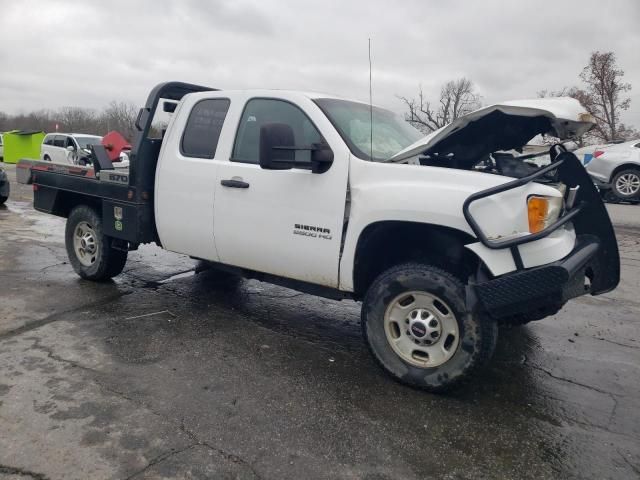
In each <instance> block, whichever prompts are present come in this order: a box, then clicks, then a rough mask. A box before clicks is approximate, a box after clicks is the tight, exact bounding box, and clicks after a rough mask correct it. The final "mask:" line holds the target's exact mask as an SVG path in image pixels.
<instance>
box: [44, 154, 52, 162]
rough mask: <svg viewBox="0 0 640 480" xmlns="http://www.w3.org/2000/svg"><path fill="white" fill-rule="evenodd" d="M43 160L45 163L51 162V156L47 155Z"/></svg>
mask: <svg viewBox="0 0 640 480" xmlns="http://www.w3.org/2000/svg"><path fill="white" fill-rule="evenodd" d="M42 159H43V160H44V161H45V162H50V161H51V157H50V156H49V155H45V156H44V157H43V158H42Z"/></svg>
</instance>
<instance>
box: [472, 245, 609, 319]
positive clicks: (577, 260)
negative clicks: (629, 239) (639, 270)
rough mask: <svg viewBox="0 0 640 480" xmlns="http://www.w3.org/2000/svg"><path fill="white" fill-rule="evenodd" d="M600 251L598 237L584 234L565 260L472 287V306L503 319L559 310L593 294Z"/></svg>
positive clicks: (509, 274) (473, 308)
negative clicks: (592, 284) (540, 311)
mask: <svg viewBox="0 0 640 480" xmlns="http://www.w3.org/2000/svg"><path fill="white" fill-rule="evenodd" d="M599 249H600V242H599V240H598V238H597V237H595V236H592V235H581V236H579V237H578V239H577V241H576V245H575V247H574V249H573V251H572V252H571V253H570V254H569V255H567V256H566V257H565V258H563V259H562V260H559V261H557V262H553V263H549V264H547V265H543V266H541V267H535V268H530V269H527V270H520V271H517V272H514V273H508V274H505V275H502V276H500V277H498V278H496V279H493V280H488V281H485V282H482V283H477V284H475V285H470V286H469V290H468V295H467V299H468V300H467V302H468V304H469V305H468V307H469V308H470V309H471V310H480V311H483V312H486V313H488V314H489V315H491V316H492V317H494V318H500V317H505V316H509V315H514V314H517V313H524V312H531V311H535V310H540V309H544V308H547V307H559V306H561V305H563V304H564V303H565V302H567V300H569V299H571V298H575V297H578V296H580V295H584V294H587V293H591V279H592V278H593V277H594V275H597V274H598V267H597V254H598V251H599Z"/></svg>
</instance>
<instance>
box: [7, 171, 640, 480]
mask: <svg viewBox="0 0 640 480" xmlns="http://www.w3.org/2000/svg"><path fill="white" fill-rule="evenodd" d="M7 170H8V172H9V176H10V178H11V181H12V189H13V190H12V195H11V198H10V200H9V201H8V203H7V205H6V207H2V208H0V273H1V275H0V277H1V279H2V280H1V283H0V286H1V289H0V478H7V479H19V478H34V479H62V478H64V479H74V478H77V479H88V478H90V479H101V478H123V479H125V478H127V479H128V478H136V479H138V478H139V479H144V478H149V479H150V478H154V479H155V478H238V479H253V478H262V479H281V478H308V479H315V478H354V479H355V478H358V479H360V478H365V479H369V480H373V479H429V478H434V479H435V478H446V479H476V478H535V479H544V478H581V479H583V478H593V479H603V478H615V479H624V478H638V477H639V476H640V416H639V415H638V405H640V382H639V381H638V378H640V299H639V296H638V290H639V288H640V206H629V205H611V206H609V211H610V214H611V217H612V219H613V221H614V224H615V227H616V232H617V235H618V241H619V245H620V254H621V262H622V281H621V284H620V286H619V288H618V289H617V290H615V291H613V292H611V293H609V294H606V295H603V296H600V297H581V298H580V299H577V300H574V301H572V302H571V303H570V304H569V305H568V306H567V307H566V308H565V309H564V310H563V311H562V312H561V313H559V314H558V315H555V316H553V317H551V318H547V319H545V320H543V321H541V322H537V323H533V324H530V325H528V326H526V327H522V328H513V329H505V330H501V332H500V339H499V343H498V351H497V353H496V355H495V357H494V359H493V361H492V363H491V364H490V366H489V368H487V369H486V371H485V372H484V373H483V374H482V375H481V376H479V377H477V378H475V379H474V380H473V381H472V382H471V383H470V384H469V385H467V386H465V387H464V389H462V390H459V391H456V392H454V393H452V394H449V395H432V394H428V393H424V392H421V391H417V390H413V389H411V388H408V387H405V386H402V385H399V384H398V383H396V382H394V381H393V380H391V379H390V378H389V377H387V376H386V375H385V374H384V373H383V372H382V371H381V370H380V369H379V368H378V367H377V366H376V365H375V363H374V361H373V359H372V358H371V356H370V354H369V352H368V351H367V349H366V347H365V345H364V343H363V341H362V338H361V334H360V325H359V305H357V304H356V303H354V302H350V301H343V302H337V301H331V300H324V299H318V298H316V297H311V296H308V295H304V294H301V293H298V292H295V291H293V290H287V289H285V288H280V287H275V286H271V285H267V284H263V283H260V282H257V281H243V282H242V283H241V284H240V285H239V286H232V287H230V286H228V285H220V284H219V283H218V282H216V280H215V278H214V276H213V275H212V274H211V273H210V272H203V273H198V274H196V273H195V272H194V266H195V262H194V261H193V260H191V259H189V258H188V257H185V256H181V255H176V254H171V253H168V252H165V251H163V250H161V249H159V248H156V247H153V246H144V247H141V248H140V249H139V250H138V251H136V252H132V253H131V254H130V256H129V261H128V263H127V266H126V268H125V272H124V273H123V274H122V275H120V276H119V277H117V278H116V279H115V281H113V282H108V283H103V284H96V283H91V282H86V281H82V280H80V279H79V278H78V277H77V276H76V274H75V273H74V272H73V270H72V268H71V266H70V265H69V264H68V262H67V256H66V251H65V248H64V238H63V234H64V219H59V218H54V217H51V216H47V215H42V214H39V213H37V212H35V211H34V210H33V209H32V206H31V203H30V202H31V191H30V187H28V186H24V185H18V184H16V183H15V168H14V167H12V166H7Z"/></svg>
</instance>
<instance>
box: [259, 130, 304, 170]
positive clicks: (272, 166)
mask: <svg viewBox="0 0 640 480" xmlns="http://www.w3.org/2000/svg"><path fill="white" fill-rule="evenodd" d="M294 145H295V137H294V135H293V129H292V128H291V127H290V126H289V125H287V124H286V123H265V124H264V125H262V127H260V167H261V168H264V169H266V170H289V169H291V168H293V164H294V163H295V161H296V152H295V150H293V149H291V147H293V146H294ZM279 147H285V148H279ZM286 147H289V148H286Z"/></svg>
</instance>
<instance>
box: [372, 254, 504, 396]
mask: <svg viewBox="0 0 640 480" xmlns="http://www.w3.org/2000/svg"><path fill="white" fill-rule="evenodd" d="M362 328H363V335H364V338H365V340H366V342H367V344H368V345H369V348H370V350H371V352H372V353H373V356H374V358H375V359H376V360H377V361H378V363H380V365H381V366H382V367H383V368H384V369H385V370H386V371H387V372H388V373H390V374H391V375H392V376H393V377H394V378H395V379H397V380H399V381H401V382H402V383H405V384H408V385H411V386H415V387H420V388H423V389H426V390H430V391H434V392H441V391H445V390H447V389H449V388H451V387H453V386H455V385H458V384H459V383H460V382H462V381H463V380H465V379H466V378H468V377H469V376H470V375H471V374H472V373H473V372H474V371H475V370H476V369H477V368H478V367H480V366H481V365H482V364H484V363H485V362H486V361H488V359H489V358H491V356H492V354H493V350H494V348H495V344H496V340H497V334H498V327H497V324H496V322H495V321H494V320H492V319H489V318H479V317H476V316H473V315H471V314H470V313H468V312H467V311H466V308H465V288H464V285H463V284H462V282H461V281H460V280H458V279H457V278H456V277H454V276H453V275H451V274H450V273H448V272H446V271H444V270H441V269H439V268H436V267H432V266H430V265H423V264H416V263H408V264H403V265H398V266H396V267H392V268H390V269H389V270H387V271H385V272H383V273H382V274H381V275H380V276H379V277H378V278H377V279H376V280H375V281H374V282H373V284H372V285H371V287H370V288H369V290H368V291H367V294H366V296H365V298H364V302H363V305H362Z"/></svg>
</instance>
